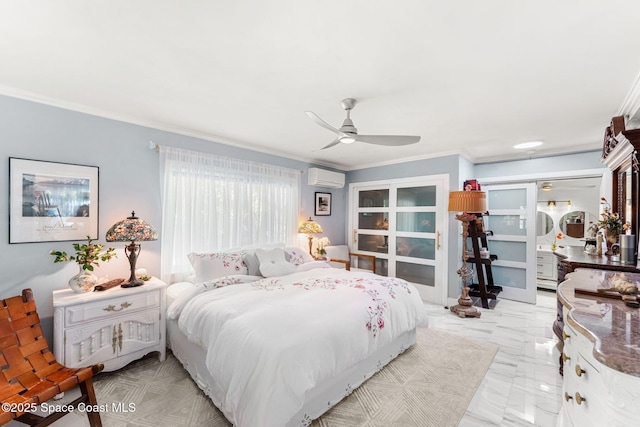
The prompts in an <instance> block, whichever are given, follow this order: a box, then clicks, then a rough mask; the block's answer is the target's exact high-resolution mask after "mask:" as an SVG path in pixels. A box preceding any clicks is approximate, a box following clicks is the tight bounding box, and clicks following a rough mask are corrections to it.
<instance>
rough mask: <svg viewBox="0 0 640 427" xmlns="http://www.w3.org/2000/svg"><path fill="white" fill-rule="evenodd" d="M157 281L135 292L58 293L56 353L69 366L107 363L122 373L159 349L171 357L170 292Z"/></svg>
mask: <svg viewBox="0 0 640 427" xmlns="http://www.w3.org/2000/svg"><path fill="white" fill-rule="evenodd" d="M166 287H167V284H166V283H164V282H162V281H161V280H159V279H157V278H152V279H151V280H149V281H147V282H145V284H144V285H142V286H138V287H135V288H121V287H120V286H116V287H115V288H111V289H109V290H106V291H102V292H86V293H83V294H78V293H74V292H73V291H72V290H71V289H64V290H57V291H53V347H54V348H53V353H54V355H55V357H56V359H57V360H58V362H60V363H62V364H63V365H65V366H68V367H70V368H74V367H79V366H88V365H93V364H96V363H100V362H102V363H104V370H105V371H114V370H116V369H120V368H122V367H123V366H125V365H126V364H128V363H130V362H132V361H134V360H136V359H139V358H141V357H142V356H144V355H146V354H148V353H151V352H154V351H157V352H159V359H160V361H163V360H164V359H165V356H166V329H165V328H166V327H165V324H166V318H165V291H166Z"/></svg>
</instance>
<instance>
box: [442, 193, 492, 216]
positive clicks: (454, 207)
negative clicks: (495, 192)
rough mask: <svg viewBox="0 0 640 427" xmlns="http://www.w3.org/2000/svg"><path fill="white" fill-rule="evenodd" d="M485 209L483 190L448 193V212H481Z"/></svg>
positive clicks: (485, 196) (485, 202) (485, 200)
mask: <svg viewBox="0 0 640 427" xmlns="http://www.w3.org/2000/svg"><path fill="white" fill-rule="evenodd" d="M486 211H487V193H485V192H484V191H452V192H450V193H449V212H468V213H483V212H486Z"/></svg>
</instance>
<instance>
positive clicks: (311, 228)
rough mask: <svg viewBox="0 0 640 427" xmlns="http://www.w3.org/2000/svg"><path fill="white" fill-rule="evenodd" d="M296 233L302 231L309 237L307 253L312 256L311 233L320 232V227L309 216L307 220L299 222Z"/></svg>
mask: <svg viewBox="0 0 640 427" xmlns="http://www.w3.org/2000/svg"><path fill="white" fill-rule="evenodd" d="M298 233H304V234H306V235H307V236H308V237H309V255H311V256H313V253H312V252H311V247H312V246H313V235H314V234H318V233H322V227H321V226H320V224H318V223H317V222H315V221H314V220H312V219H311V217H309V219H308V220H306V221H304V222H301V223H300V225H298Z"/></svg>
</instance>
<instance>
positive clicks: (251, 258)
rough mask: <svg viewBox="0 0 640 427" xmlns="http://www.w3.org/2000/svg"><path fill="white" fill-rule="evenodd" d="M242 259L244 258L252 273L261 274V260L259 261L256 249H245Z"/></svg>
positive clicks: (254, 274)
mask: <svg viewBox="0 0 640 427" xmlns="http://www.w3.org/2000/svg"><path fill="white" fill-rule="evenodd" d="M242 259H243V260H244V263H245V264H246V266H247V270H248V271H249V274H250V275H252V276H259V275H260V261H258V257H257V256H256V251H255V249H250V250H247V251H244V252H243V255H242Z"/></svg>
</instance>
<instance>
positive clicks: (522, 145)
mask: <svg viewBox="0 0 640 427" xmlns="http://www.w3.org/2000/svg"><path fill="white" fill-rule="evenodd" d="M542 144H543V142H542V141H530V142H521V143H520V144H516V145H514V146H513V148H517V149H521V148H533V147H538V146H540V145H542Z"/></svg>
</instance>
